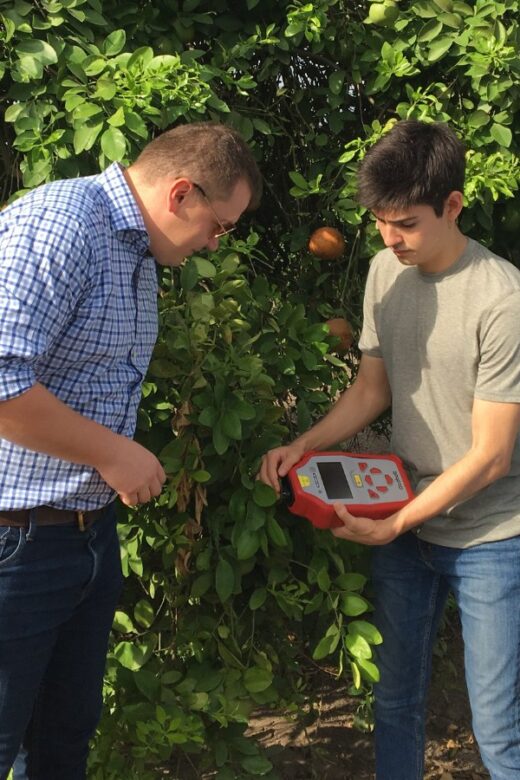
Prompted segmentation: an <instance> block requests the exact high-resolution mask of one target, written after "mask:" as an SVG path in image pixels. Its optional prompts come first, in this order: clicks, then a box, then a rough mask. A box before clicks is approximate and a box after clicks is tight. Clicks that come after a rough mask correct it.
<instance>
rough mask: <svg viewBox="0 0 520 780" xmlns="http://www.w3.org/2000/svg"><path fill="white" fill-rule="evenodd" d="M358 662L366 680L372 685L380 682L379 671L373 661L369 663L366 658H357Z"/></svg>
mask: <svg viewBox="0 0 520 780" xmlns="http://www.w3.org/2000/svg"><path fill="white" fill-rule="evenodd" d="M356 662H357V665H358V667H359V670H360V672H361V674H362V676H363V677H364V678H365V680H368V682H371V683H375V682H379V669H378V668H377V666H376V665H375V664H374V663H372V661H367V660H366V659H365V658H357V659H356Z"/></svg>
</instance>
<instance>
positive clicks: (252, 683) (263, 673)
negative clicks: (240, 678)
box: [244, 666, 273, 693]
mask: <svg viewBox="0 0 520 780" xmlns="http://www.w3.org/2000/svg"><path fill="white" fill-rule="evenodd" d="M272 682H273V674H272V672H270V671H269V670H268V669H261V668H260V667H259V666H254V667H252V668H250V669H246V671H245V672H244V687H245V688H246V690H247V691H249V693H260V691H265V690H266V688H269V686H270V685H271V683H272Z"/></svg>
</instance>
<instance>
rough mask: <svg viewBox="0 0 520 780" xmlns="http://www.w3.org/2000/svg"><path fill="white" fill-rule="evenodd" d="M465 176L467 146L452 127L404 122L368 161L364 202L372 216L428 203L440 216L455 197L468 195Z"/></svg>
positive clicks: (362, 173) (362, 172) (363, 169)
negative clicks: (453, 194) (445, 205)
mask: <svg viewBox="0 0 520 780" xmlns="http://www.w3.org/2000/svg"><path fill="white" fill-rule="evenodd" d="M464 172H465V148H464V144H463V143H462V142H461V141H460V140H459V139H458V138H457V136H456V135H455V133H454V131H453V130H452V129H451V128H450V127H449V126H448V125H446V124H442V123H440V122H432V123H428V122H419V121H418V120H414V119H407V120H403V121H402V122H397V124H395V125H394V126H393V127H392V129H391V130H390V132H389V133H387V134H386V135H384V136H383V137H382V138H380V139H379V141H377V142H376V143H375V144H374V146H372V147H371V148H370V149H369V150H368V152H367V154H366V156H365V158H364V159H363V160H362V162H361V165H360V167H359V170H358V200H359V202H360V203H361V205H362V206H365V208H367V209H370V210H371V211H373V210H378V209H380V210H381V211H385V210H387V211H400V210H402V209H407V208H410V206H417V205H420V204H423V205H427V206H432V207H433V210H434V211H435V213H436V214H437V216H438V217H440V216H441V215H442V212H443V210H444V203H445V201H446V198H447V197H448V195H449V194H450V192H453V191H454V190H458V191H460V192H463V191H464Z"/></svg>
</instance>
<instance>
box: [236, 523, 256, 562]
mask: <svg viewBox="0 0 520 780" xmlns="http://www.w3.org/2000/svg"><path fill="white" fill-rule="evenodd" d="M259 547H260V535H259V533H258V531H250V530H249V529H248V528H244V530H243V531H242V532H241V533H240V535H239V537H238V540H237V544H236V548H237V558H238V560H239V561H247V560H249V558H252V557H253V556H254V555H255V554H256V553H257V552H258V548H259Z"/></svg>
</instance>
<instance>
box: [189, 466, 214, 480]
mask: <svg viewBox="0 0 520 780" xmlns="http://www.w3.org/2000/svg"><path fill="white" fill-rule="evenodd" d="M190 477H191V478H192V480H193V481H194V482H200V483H204V482H208V481H209V480H210V479H211V474H210V473H209V471H205V470H204V469H198V470H197V471H194V472H192V473H191V474H190Z"/></svg>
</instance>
